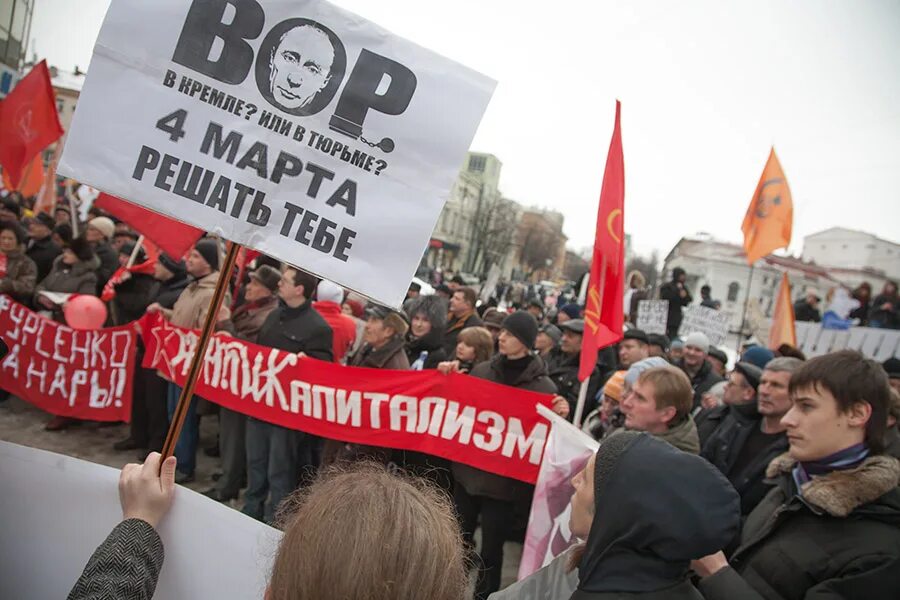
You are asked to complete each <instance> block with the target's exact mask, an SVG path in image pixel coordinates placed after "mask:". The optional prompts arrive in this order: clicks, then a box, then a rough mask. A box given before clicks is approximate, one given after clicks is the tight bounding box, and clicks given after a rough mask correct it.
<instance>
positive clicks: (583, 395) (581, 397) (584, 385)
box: [572, 258, 607, 427]
mask: <svg viewBox="0 0 900 600" xmlns="http://www.w3.org/2000/svg"><path fill="white" fill-rule="evenodd" d="M606 267H607V265H606V258H603V266H602V267H601V269H600V286H599V288H598V291H599V294H600V299H599V301H598V302H597V306H598V308H599V309H600V310H603V293H604V290H605V287H606V286H605V284H606ZM588 278H590V275H588ZM598 318H599V315H598ZM582 341H583V340H582ZM590 381H591V376H590V375H588V376H587V377H586V378H585V379H584V381H582V382H581V387H580V388H579V389H578V402H577V403H576V404H575V416H574V417H572V423H573V424H574V425H575V427H581V417H582V416H583V415H584V405H585V403H586V402H587V389H588V384H589V383H590Z"/></svg>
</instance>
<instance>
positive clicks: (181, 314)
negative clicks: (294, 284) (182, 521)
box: [92, 217, 230, 483]
mask: <svg viewBox="0 0 900 600" xmlns="http://www.w3.org/2000/svg"><path fill="white" fill-rule="evenodd" d="M99 218H103V217H99ZM94 220H95V221H96V220H97V219H94ZM92 222H93V221H92ZM111 223H112V222H111V221H110V224H111ZM186 270H187V274H188V276H190V278H191V282H190V283H189V284H188V286H187V287H186V288H185V289H184V291H183V292H181V295H180V296H179V297H178V300H176V301H175V306H173V307H172V308H171V309H168V308H163V307H162V305H161V304H160V303H159V302H154V303H153V304H151V305H150V306H148V307H147V312H148V313H154V312H159V313H162V315H163V316H164V317H165V318H166V319H168V320H169V321H171V322H172V324H173V325H176V326H178V327H184V328H186V329H200V328H202V327H203V323H204V321H205V319H206V313H207V311H208V310H209V303H210V300H212V297H213V294H214V293H215V289H216V283H218V281H219V276H220V274H219V244H218V242H217V241H216V240H214V239H211V238H204V239H202V240H200V241H198V242H197V244H196V245H195V246H194V249H193V250H191V252H190V254H188V259H187V263H186ZM228 304H229V301H228V298H227V295H226V298H225V300H224V301H223V303H222V312H221V314H222V316H224V317H226V318H227V317H228V316H230V314H229V311H228V308H227V307H228ZM180 396H181V387H180V386H178V385H175V384H174V383H170V384H169V387H168V398H167V409H168V413H169V419H171V418H172V415H173V414H174V413H175V407H176V406H177V405H178V398H179V397H180ZM198 398H199V396H196V395H195V396H194V397H193V398H191V403H190V406H189V408H188V412H187V416H186V417H185V420H184V428H183V429H182V430H181V436H180V437H179V438H178V442H177V443H176V445H175V456H176V457H177V458H178V472H177V473H176V475H175V482H176V483H188V482H191V481H193V480H194V469H195V467H196V466H197V444H198V443H199V441H200V416H199V415H198V414H197V400H198Z"/></svg>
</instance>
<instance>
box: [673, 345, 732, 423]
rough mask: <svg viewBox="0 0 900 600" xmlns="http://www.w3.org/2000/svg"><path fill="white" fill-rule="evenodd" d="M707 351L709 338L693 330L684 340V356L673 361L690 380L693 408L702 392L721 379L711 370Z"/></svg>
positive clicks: (697, 403)
mask: <svg viewBox="0 0 900 600" xmlns="http://www.w3.org/2000/svg"><path fill="white" fill-rule="evenodd" d="M708 352H709V338H708V337H706V335H705V334H703V333H700V332H699V331H695V332H694V333H692V334H690V335H689V336H687V337H686V338H685V340H684V356H683V357H682V358H681V360H679V361H677V362H676V363H675V365H676V366H678V367H680V368H681V370H682V371H684V372H685V374H686V375H687V376H688V379H690V380H691V387H692V388H693V389H694V409H697V408H698V407H699V406H700V400H701V399H702V398H703V394H704V393H705V392H708V391H709V388H711V387H712V386H714V385H715V384H717V383H719V382H720V381H722V378H721V377H719V375H718V374H716V372H715V371H713V368H712V365H711V364H709V362H708V361H707V360H706V357H707V354H708Z"/></svg>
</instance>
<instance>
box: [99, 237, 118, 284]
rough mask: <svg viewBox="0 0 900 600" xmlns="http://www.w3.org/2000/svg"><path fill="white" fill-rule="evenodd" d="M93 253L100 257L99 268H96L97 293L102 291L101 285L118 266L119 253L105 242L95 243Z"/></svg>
mask: <svg viewBox="0 0 900 600" xmlns="http://www.w3.org/2000/svg"><path fill="white" fill-rule="evenodd" d="M94 254H96V255H97V258H99V259H100V268H99V269H97V295H98V296H99V295H100V293H101V292H102V291H103V286H104V285H106V282H107V281H109V278H110V277H112V274H113V273H115V272H116V270H118V268H119V253H118V252H116V251H115V250H113V249H112V246H110V245H109V244H107V243H103V244H97V246H96V247H95V248H94Z"/></svg>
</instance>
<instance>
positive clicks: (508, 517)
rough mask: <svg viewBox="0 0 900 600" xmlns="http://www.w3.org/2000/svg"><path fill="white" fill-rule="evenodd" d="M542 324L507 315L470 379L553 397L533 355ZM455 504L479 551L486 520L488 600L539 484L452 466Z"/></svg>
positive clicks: (481, 579)
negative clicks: (519, 518)
mask: <svg viewBox="0 0 900 600" xmlns="http://www.w3.org/2000/svg"><path fill="white" fill-rule="evenodd" d="M537 332H538V324H537V321H536V320H535V319H534V317H532V316H531V315H530V314H528V313H527V312H524V311H519V312H516V313H513V314H511V315H509V316H508V317H506V319H504V321H503V325H502V327H501V330H500V340H499V343H500V350H499V354H497V355H495V356H494V358H492V359H491V360H489V361H485V362H483V363H480V364H477V365H475V367H473V368H472V370H471V371H470V373H469V374H470V376H472V377H478V378H479V379H487V380H488V381H493V382H494V383H500V384H503V385H508V386H511V387H515V388H519V389H523V390H529V391H532V392H541V393H544V394H553V393H555V392H556V386H555V385H553V382H552V381H550V378H549V377H547V369H546V366H545V365H544V361H543V360H541V358H540V357H539V356H535V355H533V354H532V353H531V348H532V346H533V345H534V340H535V338H536V337H537ZM452 470H453V477H454V479H455V482H454V488H453V502H454V504H455V505H456V510H457V513H458V514H459V517H460V524H461V526H462V530H463V537H464V539H465V541H466V543H467V544H468V545H469V546H470V547H472V548H474V534H475V529H476V527H477V526H478V522H479V515H480V517H481V519H480V521H481V552H480V556H481V565H479V568H478V582H477V584H476V589H475V597H476V598H479V599H484V598H487V597H488V595H490V594H491V593H492V592H496V591H497V590H498V589H499V588H500V575H501V569H502V567H503V543H504V542H505V541H506V540H507V539H508V538H509V536H510V534H511V531H512V528H513V524H514V521H513V516H514V511H515V507H516V503H517V502H520V501H521V500H522V499H523V498H530V497H531V495H532V492H533V491H534V486H531V485H529V484H527V483H524V482H521V481H518V480H515V479H510V478H508V477H502V476H500V475H495V474H493V473H488V472H486V471H482V470H480V469H476V468H475V467H471V466H469V465H464V464H462V463H453V468H452Z"/></svg>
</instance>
